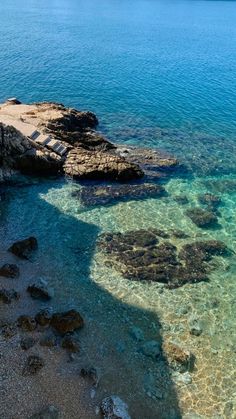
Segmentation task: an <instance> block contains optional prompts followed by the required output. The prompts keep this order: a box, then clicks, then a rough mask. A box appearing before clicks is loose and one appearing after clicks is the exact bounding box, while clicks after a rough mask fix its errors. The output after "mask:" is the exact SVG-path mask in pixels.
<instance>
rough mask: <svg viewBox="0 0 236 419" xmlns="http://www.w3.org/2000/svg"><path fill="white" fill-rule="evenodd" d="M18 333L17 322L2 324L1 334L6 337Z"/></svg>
mask: <svg viewBox="0 0 236 419" xmlns="http://www.w3.org/2000/svg"><path fill="white" fill-rule="evenodd" d="M16 333H17V328H16V324H15V323H3V324H2V325H1V335H2V336H3V337H4V338H5V339H10V338H12V337H13V336H15V335H16Z"/></svg>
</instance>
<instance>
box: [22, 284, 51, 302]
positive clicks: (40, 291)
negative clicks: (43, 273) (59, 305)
mask: <svg viewBox="0 0 236 419" xmlns="http://www.w3.org/2000/svg"><path fill="white" fill-rule="evenodd" d="M27 291H28V292H29V293H30V295H31V297H32V298H34V299H36V300H43V301H48V300H51V298H52V297H53V294H54V293H53V290H52V289H51V288H49V287H48V284H47V281H45V280H44V279H40V280H39V281H38V282H37V283H34V284H32V285H29V286H28V288H27Z"/></svg>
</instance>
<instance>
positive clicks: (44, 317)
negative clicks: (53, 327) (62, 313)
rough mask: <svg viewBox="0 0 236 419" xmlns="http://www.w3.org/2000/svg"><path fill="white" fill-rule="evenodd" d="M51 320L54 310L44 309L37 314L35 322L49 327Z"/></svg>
mask: <svg viewBox="0 0 236 419" xmlns="http://www.w3.org/2000/svg"><path fill="white" fill-rule="evenodd" d="M51 318H52V309H50V308H44V309H42V310H40V311H39V312H38V313H37V314H36V316H35V321H36V323H37V324H39V325H40V326H47V325H49V324H50V322H51Z"/></svg>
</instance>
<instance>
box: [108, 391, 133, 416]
mask: <svg viewBox="0 0 236 419" xmlns="http://www.w3.org/2000/svg"><path fill="white" fill-rule="evenodd" d="M101 411H102V414H103V417H104V419H131V417H130V415H129V413H128V406H127V404H126V403H124V402H123V400H121V399H120V397H118V396H109V397H106V398H105V399H103V401H102V403H101Z"/></svg>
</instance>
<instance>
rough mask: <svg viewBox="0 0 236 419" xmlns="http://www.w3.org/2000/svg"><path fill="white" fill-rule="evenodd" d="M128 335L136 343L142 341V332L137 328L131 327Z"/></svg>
mask: <svg viewBox="0 0 236 419" xmlns="http://www.w3.org/2000/svg"><path fill="white" fill-rule="evenodd" d="M130 334H131V336H132V337H133V338H134V339H135V340H136V341H137V342H142V341H143V340H144V334H143V331H142V329H140V328H139V327H136V326H133V327H132V328H131V330H130Z"/></svg>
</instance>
